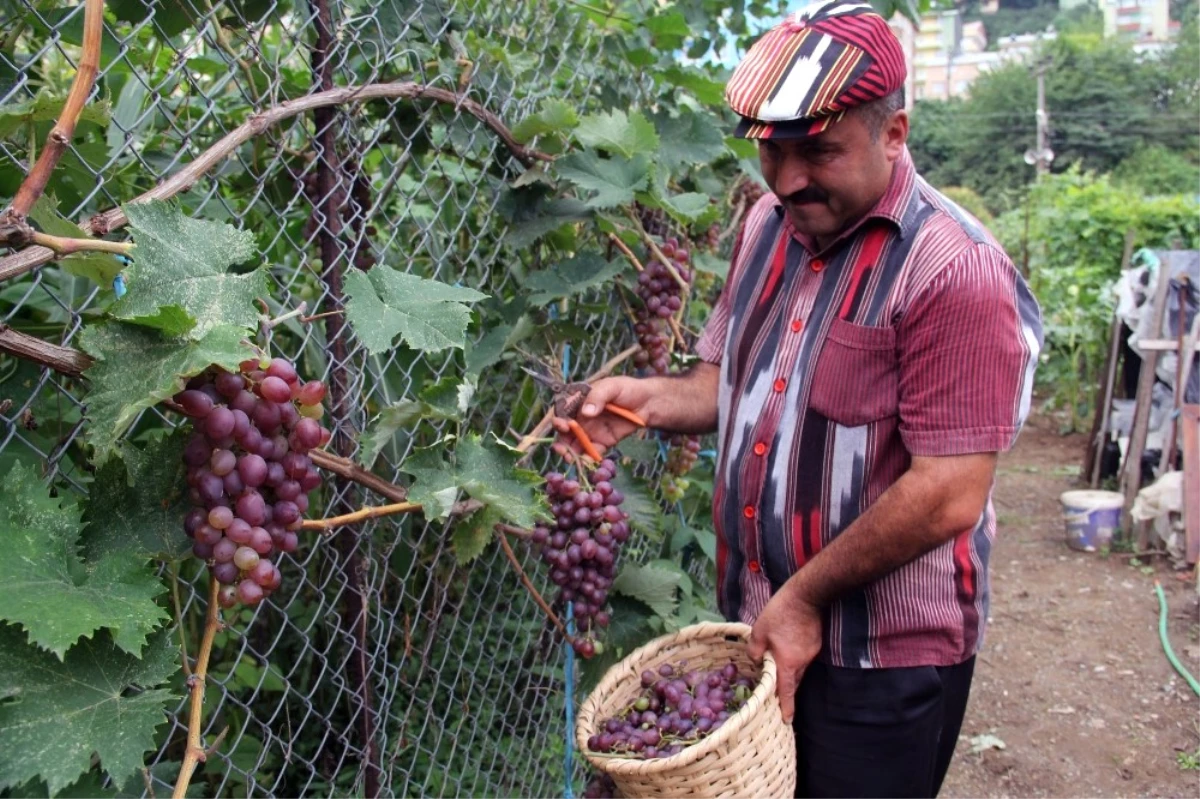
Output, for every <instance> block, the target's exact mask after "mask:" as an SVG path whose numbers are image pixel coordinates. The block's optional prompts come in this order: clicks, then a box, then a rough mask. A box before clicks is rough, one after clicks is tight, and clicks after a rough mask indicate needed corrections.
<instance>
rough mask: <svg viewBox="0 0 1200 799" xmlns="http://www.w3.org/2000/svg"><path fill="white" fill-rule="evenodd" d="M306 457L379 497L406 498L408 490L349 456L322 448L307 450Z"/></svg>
mask: <svg viewBox="0 0 1200 799" xmlns="http://www.w3.org/2000/svg"><path fill="white" fill-rule="evenodd" d="M308 457H309V459H310V460H311V461H312V462H313V465H314V466H316V467H317V468H318V469H324V470H325V471H327V472H333V473H334V474H336V475H339V476H340V477H344V478H346V479H347V480H352V481H354V482H356V483H358V484H359V485H361V486H363V487H365V488H369V489H371V490H372V491H374V492H375V493H376V494H379V495H380V496H381V497H385V498H387V499H390V500H391V501H392V502H405V501H407V500H408V492H407V491H406V490H404V489H403V488H401V487H400V486H398V485H395V484H394V483H389V482H388V481H387V480H384V479H383V478H382V477H379V476H378V475H376V474H374V473H372V472H369V471H367V470H366V469H364V468H362V467H361V466H359V465H358V464H357V463H355V462H354V461H352V460H350V459H349V458H343V457H341V456H340V455H334V454H333V453H332V452H328V451H326V450H323V449H313V450H309V452H308Z"/></svg>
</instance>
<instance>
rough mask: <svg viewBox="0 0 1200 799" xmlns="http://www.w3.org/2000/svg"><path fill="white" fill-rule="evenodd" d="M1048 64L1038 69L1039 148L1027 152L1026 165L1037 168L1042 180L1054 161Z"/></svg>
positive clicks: (1037, 114) (1037, 116)
mask: <svg viewBox="0 0 1200 799" xmlns="http://www.w3.org/2000/svg"><path fill="white" fill-rule="evenodd" d="M1049 68H1050V64H1049V63H1048V62H1045V61H1043V62H1042V63H1041V64H1039V65H1038V67H1037V72H1036V75H1037V112H1036V114H1035V116H1036V118H1037V146H1036V147H1034V148H1033V149H1032V150H1026V151H1025V163H1027V164H1029V165H1030V166H1036V167H1037V176H1038V178H1041V177H1042V175H1045V174H1046V173H1047V172H1049V171H1050V163H1051V162H1052V161H1053V160H1054V151H1053V150H1051V149H1050V114H1049V113H1048V112H1047V111H1046V70H1047V69H1049Z"/></svg>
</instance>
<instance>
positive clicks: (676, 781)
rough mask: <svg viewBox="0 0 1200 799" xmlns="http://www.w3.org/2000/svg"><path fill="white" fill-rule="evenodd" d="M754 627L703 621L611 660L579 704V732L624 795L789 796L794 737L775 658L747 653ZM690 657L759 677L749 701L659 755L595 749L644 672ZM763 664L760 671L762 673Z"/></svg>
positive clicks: (630, 798)
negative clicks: (593, 740)
mask: <svg viewBox="0 0 1200 799" xmlns="http://www.w3.org/2000/svg"><path fill="white" fill-rule="evenodd" d="M749 637H750V627H749V626H748V625H745V624H712V623H707V622H706V623H702V624H695V625H692V626H690V627H685V628H684V629H682V630H680V631H679V632H677V633H675V634H673V635H667V636H664V637H662V638H658V639H655V640H654V641H651V642H650V643H648V644H646V645H645V646H643V647H641V648H640V649H637V650H635V651H634V652H632V653H631V654H630V655H629V656H628V657H626V658H625V659H624V660H622V661H621V662H620V663H618V664H617V665H616V666H613V668H612V669H610V670H609V672H608V673H607V674H606V675H604V679H603V680H601V681H600V684H599V685H597V686H596V689H595V690H594V691H592V693H591V695H590V696H588V698H587V701H586V702H584V703H583V707H582V708H581V709H580V711H579V720H578V723H577V724H576V726H575V739H576V741H577V742H578V745H579V748H580V750H581V751H583V752H584V754H585V755H587V758H588V760H589V761H590V762H591V764H592V765H593V766H595V767H596V768H597V769H599V770H600V771H603V772H606V773H607V774H608V775H609V776H611V777H612V778H613V781H614V782H615V783H616V784H617V790H618V791H620V794H621V796H623V797H625V799H652V798H653V799H660V798H661V799H666V797H673V798H676V799H689V798H690V797H789V798H790V797H791V796H793V795H794V793H795V788H796V744H795V738H794V737H793V734H792V727H791V725H790V724H786V723H784V721H783V713H782V711H781V710H780V707H779V700H778V699H777V698H776V696H775V661H774V660H773V659H772V658H771V655H770V654H769V653H768V654H767V656H766V658H765V659H764V661H763V664H762V667H761V669H760V668H759V667H758V666H757V665H755V664H754V662H753V661H751V660H750V658H749V657H748V656H747V655H746V641H747V640H748V639H749ZM681 660H686V661H687V663H688V667H689V668H696V669H707V668H712V667H714V666H716V665H718V664H725V663H728V662H730V661H733V663H734V664H735V665H737V667H738V671H739V672H741V673H742V674H758V675H759V681H758V685H757V686H756V687H755V689H754V691H753V693H752V694H751V696H750V698H749V700H747V702H746V704H745V705H744V706H743V707H742V709H741V710H739V711H738V712H737V713H735V714H734V715H733V716H730V717H729V719H728V720H727V721H726V722H725V723H724V724H722V725H721V726H720V727H718V728H717V730H716V732H714V733H713V734H712V735H710V736H708V737H707V738H705V739H703V740H702V741H700V742H699V743H696V744H693V745H691V746H688V747H686V748H684V750H683V751H682V752H679V753H678V754H675V755H672V756H671V757H665V758H657V759H654V760H636V759H632V758H615V757H612V756H602V755H592V754H590V753H589V752H588V748H587V742H588V738H590V737H591V736H592V735H594V734H595V733H597V732H599V730H600V726H601V725H602V724H603V723H604V721H605V720H606V719H608V718H610V717H611V716H613V715H615V714H616V713H618V712H619V711H621V710H622V709H624V708H626V707H628V706H629V705H630V703H632V702H633V701H634V700H635V699H636V698H637V696H638V694H639V693H640V692H641V691H642V683H641V673H642V672H643V671H644V670H646V669H651V670H654V669H657V668H658V667H659V666H661V665H662V664H663V663H670V664H672V665H674V664H677V663H678V662H679V661H681ZM760 671H761V674H760Z"/></svg>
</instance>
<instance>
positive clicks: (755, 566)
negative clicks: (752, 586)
mask: <svg viewBox="0 0 1200 799" xmlns="http://www.w3.org/2000/svg"><path fill="white" fill-rule="evenodd" d="M746 565H748V566H749V567H750V571H752V572H755V573H757V572H758V571H759V570H760V569H762V566H761V565H759V563H758V561H757V560H752V561H750V562H749V563H748V564H746Z"/></svg>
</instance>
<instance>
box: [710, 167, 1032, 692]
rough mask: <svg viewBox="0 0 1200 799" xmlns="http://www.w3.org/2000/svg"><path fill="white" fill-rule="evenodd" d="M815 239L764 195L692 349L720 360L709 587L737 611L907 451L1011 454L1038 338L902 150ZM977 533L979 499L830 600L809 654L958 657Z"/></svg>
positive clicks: (727, 609)
mask: <svg viewBox="0 0 1200 799" xmlns="http://www.w3.org/2000/svg"><path fill="white" fill-rule="evenodd" d="M815 246H816V245H815V244H814V243H813V241H812V240H811V239H809V238H808V237H806V236H804V235H803V234H801V233H799V232H798V231H796V230H795V229H794V228H793V227H792V225H791V223H790V221H789V220H788V218H787V215H786V213H785V212H784V209H783V207H782V205H781V204H780V202H779V201H778V199H777V198H776V197H775V195H774V194H771V193H769V192H768V193H767V194H766V195H765V196H764V197H763V198H762V199H761V200H760V201H759V202H758V203H757V204H756V205H755V206H754V207H753V208H752V209H751V211H750V212H749V213H748V215H747V217H746V220H745V222H744V224H743V226H742V230H741V232H740V234H739V237H738V241H737V244H736V246H735V248H734V253H733V260H732V263H731V266H730V271H729V278H728V280H727V282H726V285H725V289H724V291H723V292H722V294H721V297H720V300H719V301H718V303H717V306H716V308H715V309H714V310H713V314H712V316H711V318H710V319H709V322H708V324H707V326H706V328H705V330H704V333H703V335H702V336H701V337H700V340H699V341H698V342H697V344H696V351H697V353H698V355H699V356H700V357H701V358H702V359H703V360H705V361H708V362H710V363H715V364H720V366H721V382H720V396H719V409H720V413H719V418H720V420H719V429H718V436H719V440H718V451H719V453H720V454H719V457H718V461H717V474H716V485H715V490H714V496H713V520H714V522H715V525H716V531H717V541H718V551H717V572H718V582H719V585H718V594H719V595H718V600H719V603H720V606H721V610H722V612H723V613H724V614H725V615H726V617H728V618H730V619H738V620H741V621H744V622H747V623H753V621H754V619H755V618H756V617H757V616H758V614H759V613H760V612H761V611H762V609H763V607H764V606H765V605H766V603H767V600H768V599H770V597H771V595H772V594H773V593H774V591H776V590H777V589H778V588H779V587H780V586H782V585H783V583H784V582H785V581H786V580H787V579H788V578H789V577H790V576H791V575H792V574H793V573H794V572H796V571H797V570H798V569H801V568H803V566H804V564H805V563H806V562H807V561H808V560H809V559H810V558H812V557H813V556H815V555H816V554H817V553H818V552H819V551H820V550H821V548H822V547H823V546H825V545H827V544H828V543H829V542H830V541H832V540H833V539H834V538H835V537H837V535H838V534H839V533H840V532H841V531H842V530H845V529H846V528H847V527H848V526H849V525H850V524H851V523H852V522H853V521H854V520H855V519H856V518H857V517H858V516H860V515H861V514H862V513H863V512H864V511H865V510H866V509H867V508H868V507H870V506H871V504H872V503H874V502H875V501H876V500H878V499H879V497H880V495H881V494H883V492H884V491H885V490H887V488H888V487H889V486H890V485H892V483H894V482H895V481H896V480H897V479H898V478H899V477H900V476H901V475H902V474H903V473H904V472H905V471H906V470H907V469H908V468H909V465H910V463H911V458H912V456H914V455H916V456H950V455H962V454H968V453H979V452H1000V451H1004V450H1006V449H1008V448H1009V447H1011V446H1012V444H1013V442H1014V441H1015V439H1016V436H1017V433H1018V431H1019V430H1020V428H1021V425H1022V424H1023V423H1024V421H1025V417H1026V415H1027V414H1028V412H1029V404H1030V396H1031V392H1032V388H1033V371H1034V366H1035V365H1036V363H1037V357H1038V352H1039V350H1040V348H1041V343H1042V328H1041V318H1040V312H1039V309H1038V306H1037V303H1036V301H1035V300H1034V298H1033V295H1032V294H1031V293H1030V291H1029V288H1028V286H1027V285H1026V284H1025V281H1024V280H1023V279H1022V278H1021V276H1020V274H1019V273H1018V272H1017V270H1016V268H1015V267H1014V266H1013V264H1012V261H1011V260H1010V259H1009V258H1008V256H1006V255H1005V253H1004V251H1003V250H1002V249H1001V247H1000V246H999V244H997V243H996V241H995V240H994V239H993V238H992V236H991V235H990V234H989V233H988V232H987V230H985V229H984V228H983V227H982V226H981V225H980V224H979V222H978V221H977V220H975V219H974V218H973V217H971V216H970V215H968V214H967V213H966V212H965V211H963V210H962V209H961V208H959V207H958V206H957V205H955V204H954V203H953V202H951V201H950V200H948V199H947V198H946V197H944V196H943V195H941V194H939V193H938V192H937V191H935V190H934V189H933V188H932V187H930V186H929V184H927V183H926V182H925V181H924V180H923V179H922V178H920V177H919V176H918V175H917V174H916V172H915V170H914V168H913V165H912V160H911V158H910V157H909V155H908V153H907V152H906V153H905V154H904V155H903V156H902V157H901V159H899V160H898V161H897V162H896V166H895V169H894V171H893V175H892V179H891V182H890V184H889V186H888V189H887V192H886V193H885V195H884V196H883V197H882V198H881V199H880V200H879V202H878V203H877V204H876V206H875V207H874V209H873V210H872V211H871V212H870V213H869V214H867V215H866V216H865V217H864V218H863V219H862V220H860V221H859V222H858V223H857V224H856V225H854V226H853V227H852V228H851V229H850V230H848V231H847V232H846V233H844V234H843V235H842V236H841V237H840V238H839V239H838V240H837V241H836V242H834V243H833V244H831V245H830V246H829V247H828V248H827V249H826V250H825V251H823V252H815ZM995 532H996V517H995V511H994V510H993V507H992V503H991V499H990V497H989V499H988V502H987V503H986V508H985V510H984V512H983V514H982V516H981V517H980V519H979V521H978V523H977V524H975V525H974V527H973V528H971V529H967V530H964V531H963V532H962V533H961V534H959V535H958V536H957V537H955V538H954V539H952V540H951V541H948V542H946V543H945V544H943V545H941V546H939V547H938V548H936V549H934V550H932V551H931V552H929V553H927V554H925V555H923V556H922V557H920V558H917V559H916V560H914V561H912V562H910V563H908V564H906V565H904V566H902V567H900V568H899V569H897V570H895V571H894V572H892V573H890V574H888V575H887V576H886V577H884V578H882V579H880V580H878V581H877V582H875V583H872V584H870V585H868V586H866V587H864V588H862V589H860V590H857V591H855V592H853V593H851V594H849V595H846V596H843V597H842V598H840V599H838V600H837V601H835V602H834V604H833V605H832V606H831V607H830V608H829V609H828V610H827V616H826V623H825V625H824V627H825V645H824V647H823V649H822V652H821V655H820V659H822V660H823V661H825V662H828V663H831V664H833V665H836V666H850V667H863V668H874V667H900V666H919V665H951V664H955V663H959V662H962V661H964V660H966V659H967V658H969V657H971V656H972V655H973V654H974V653H975V652H976V650H977V649H978V647H979V643H980V640H981V638H982V635H983V630H984V625H985V622H986V619H987V612H988V555H989V553H990V551H991V546H992V541H993V539H994V537H995Z"/></svg>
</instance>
